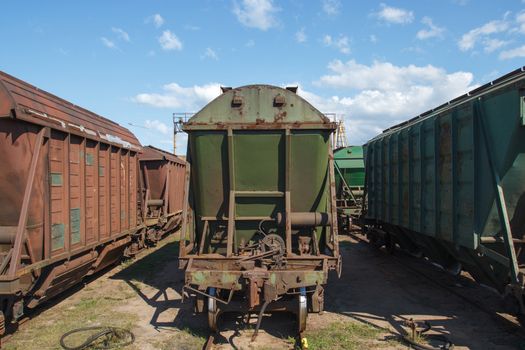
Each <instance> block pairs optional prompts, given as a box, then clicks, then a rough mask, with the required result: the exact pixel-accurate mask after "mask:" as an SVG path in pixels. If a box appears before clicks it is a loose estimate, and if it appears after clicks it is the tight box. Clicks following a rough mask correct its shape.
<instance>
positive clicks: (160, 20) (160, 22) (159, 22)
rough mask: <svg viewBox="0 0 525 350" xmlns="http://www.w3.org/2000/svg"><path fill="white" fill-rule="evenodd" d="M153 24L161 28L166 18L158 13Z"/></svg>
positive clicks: (154, 16)
mask: <svg viewBox="0 0 525 350" xmlns="http://www.w3.org/2000/svg"><path fill="white" fill-rule="evenodd" d="M153 24H155V27H157V28H160V27H161V26H162V25H163V24H164V18H162V16H161V15H160V14H158V13H156V14H154V15H153Z"/></svg>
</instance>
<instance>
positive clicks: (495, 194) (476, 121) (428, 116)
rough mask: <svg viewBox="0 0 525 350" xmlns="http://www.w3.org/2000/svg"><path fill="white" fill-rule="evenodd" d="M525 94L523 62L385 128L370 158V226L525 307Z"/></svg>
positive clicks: (371, 148)
mask: <svg viewBox="0 0 525 350" xmlns="http://www.w3.org/2000/svg"><path fill="white" fill-rule="evenodd" d="M524 96H525V72H524V69H519V70H517V71H514V72H512V73H510V74H507V75H506V76H503V77H501V78H499V79H498V80H496V81H494V82H492V83H490V84H486V85H484V86H482V87H480V88H478V89H476V90H474V91H471V92H470V93H468V94H466V95H464V96H461V97H459V98H457V99H455V100H452V101H451V102H449V103H446V104H444V105H442V106H440V107H438V108H436V109H434V110H431V111H429V112H427V113H424V114H422V115H421V116H419V117H416V118H414V119H412V120H410V121H409V122H406V123H404V124H401V125H399V126H396V127H393V128H391V129H389V130H386V131H385V132H384V133H383V134H381V135H379V136H378V137H376V138H375V139H373V140H371V141H369V142H368V144H367V158H366V177H367V180H366V191H367V196H368V205H367V213H366V219H367V221H368V223H369V224H370V225H371V226H372V230H371V231H370V232H372V233H375V234H377V233H381V235H384V234H385V232H386V237H387V238H392V240H389V239H387V241H390V242H391V243H392V242H394V241H395V242H397V243H398V244H400V245H401V246H403V247H405V248H407V249H409V250H412V251H421V252H423V253H424V254H425V255H426V256H428V257H430V258H431V259H433V260H435V261H437V262H439V263H440V264H441V265H442V266H444V267H445V268H448V269H451V270H456V271H459V269H458V268H459V267H462V268H463V269H464V270H466V271H468V272H469V273H470V274H471V275H472V276H473V277H474V278H475V279H477V280H478V281H480V282H481V283H483V284H486V285H490V286H492V287H494V288H496V289H497V290H499V291H500V292H502V293H505V295H507V296H512V297H515V301H516V300H517V303H516V306H519V310H516V311H521V312H522V313H523V312H524V310H525V309H524V305H523V290H524V284H523V283H524V282H523V273H524V264H525V256H524V252H523V249H522V248H523V243H524V234H525V102H524ZM374 236H377V235H374Z"/></svg>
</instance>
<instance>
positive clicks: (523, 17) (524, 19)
mask: <svg viewBox="0 0 525 350" xmlns="http://www.w3.org/2000/svg"><path fill="white" fill-rule="evenodd" d="M523 3H525V0H523ZM516 23H517V24H518V27H519V28H518V31H519V32H520V33H522V34H525V11H521V12H520V13H518V14H517V15H516Z"/></svg>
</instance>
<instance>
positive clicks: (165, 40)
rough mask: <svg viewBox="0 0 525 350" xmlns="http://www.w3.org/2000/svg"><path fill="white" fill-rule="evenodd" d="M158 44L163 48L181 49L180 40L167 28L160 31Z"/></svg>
mask: <svg viewBox="0 0 525 350" xmlns="http://www.w3.org/2000/svg"><path fill="white" fill-rule="evenodd" d="M159 44H160V46H161V47H162V49H163V50H178V51H180V50H182V42H181V41H180V40H179V38H177V36H176V35H175V34H173V33H172V32H171V31H169V30H165V31H164V32H162V35H161V36H160V37H159Z"/></svg>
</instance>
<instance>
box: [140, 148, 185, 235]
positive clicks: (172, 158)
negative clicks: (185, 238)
mask: <svg viewBox="0 0 525 350" xmlns="http://www.w3.org/2000/svg"><path fill="white" fill-rule="evenodd" d="M139 164H140V172H141V177H140V179H141V190H142V193H143V195H142V196H141V198H144V200H143V203H142V208H141V209H142V213H141V217H142V218H144V224H145V225H146V226H147V232H146V239H147V240H148V242H151V243H153V244H155V243H156V242H158V241H159V240H160V239H161V238H162V237H163V236H164V235H166V234H167V233H169V232H172V231H173V230H175V229H176V228H177V227H179V226H180V223H181V219H182V202H183V196H182V190H183V187H184V181H185V177H186V162H185V161H184V160H182V159H181V158H179V157H177V156H176V155H174V154H172V153H169V152H166V151H163V150H161V149H158V148H155V147H153V146H146V147H144V148H143V149H142V153H141V154H140V155H139Z"/></svg>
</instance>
